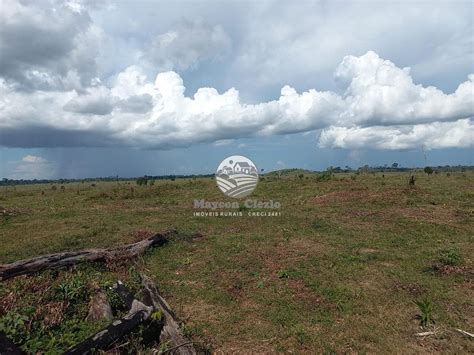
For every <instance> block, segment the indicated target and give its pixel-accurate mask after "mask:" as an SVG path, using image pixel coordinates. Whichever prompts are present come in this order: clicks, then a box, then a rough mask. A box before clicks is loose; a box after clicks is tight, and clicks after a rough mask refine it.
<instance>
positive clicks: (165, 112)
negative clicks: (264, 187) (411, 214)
mask: <svg viewBox="0 0 474 355" xmlns="http://www.w3.org/2000/svg"><path fill="white" fill-rule="evenodd" d="M473 17H474V9H473V4H472V2H471V1H439V2H436V1H434V2H433V1H404V0H399V1H309V0H308V1H202V0H201V1H92V0H82V1H81V0H70V1H55V0H35V1H26V0H0V178H10V179H41V178H47V179H54V178H84V177H98V176H116V175H119V176H121V177H135V176H141V175H168V174H200V173H203V174H207V173H213V172H215V170H216V168H217V166H218V165H219V163H220V162H221V161H222V160H223V159H224V158H225V157H227V156H230V155H244V156H246V157H248V158H250V159H251V160H252V161H253V162H254V163H255V164H256V165H257V167H258V168H259V169H264V170H265V171H271V170H276V169H284V168H304V169H311V170H323V169H326V168H327V167H329V166H334V167H335V166H341V167H345V166H351V167H359V166H363V165H365V164H369V165H384V164H388V165H391V164H392V163H394V162H397V163H398V164H399V165H400V166H404V167H415V166H425V165H434V166H437V165H458V164H464V165H473V156H474V154H473V146H472V145H473V137H474V124H473V116H474V22H473Z"/></svg>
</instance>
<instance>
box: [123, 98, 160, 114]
mask: <svg viewBox="0 0 474 355" xmlns="http://www.w3.org/2000/svg"><path fill="white" fill-rule="evenodd" d="M117 106H118V108H120V110H121V111H123V112H131V113H146V112H148V111H150V110H151V109H152V107H153V101H152V97H151V95H148V94H143V95H135V96H131V97H129V98H127V99H124V100H121V101H120V102H119V103H118V104H117Z"/></svg>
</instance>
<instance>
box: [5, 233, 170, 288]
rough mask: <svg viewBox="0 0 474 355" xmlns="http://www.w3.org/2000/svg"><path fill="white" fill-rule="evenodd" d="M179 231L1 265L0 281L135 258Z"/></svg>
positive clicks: (161, 243) (163, 242)
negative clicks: (110, 246)
mask: <svg viewBox="0 0 474 355" xmlns="http://www.w3.org/2000/svg"><path fill="white" fill-rule="evenodd" d="M176 233H177V232H176V231H174V230H172V231H167V232H164V233H157V234H155V235H154V236H152V237H150V238H147V239H144V240H141V241H139V242H137V243H133V244H128V245H124V246H121V247H116V248H109V249H86V250H81V251H76V252H64V253H56V254H49V255H43V256H39V257H36V258H32V259H24V260H19V261H16V262H14V263H11V264H3V265H0V281H3V280H7V279H10V278H12V277H16V276H19V275H25V274H32V273H35V272H38V271H42V270H46V269H55V268H60V267H65V266H71V265H75V264H79V263H83V262H107V261H110V260H114V259H126V258H134V257H137V256H139V255H141V254H143V253H144V252H145V249H147V248H150V247H152V246H161V245H163V244H165V243H166V242H167V241H168V239H169V238H170V237H171V236H172V235H175V234H176Z"/></svg>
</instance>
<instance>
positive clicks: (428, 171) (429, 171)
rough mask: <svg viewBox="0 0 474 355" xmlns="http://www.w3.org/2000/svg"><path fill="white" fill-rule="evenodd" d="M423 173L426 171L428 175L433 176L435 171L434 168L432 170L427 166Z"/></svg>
mask: <svg viewBox="0 0 474 355" xmlns="http://www.w3.org/2000/svg"><path fill="white" fill-rule="evenodd" d="M423 171H424V172H425V173H426V174H428V175H431V174H433V171H434V170H433V168H431V167H430V166H427V167H425V168H424V169H423Z"/></svg>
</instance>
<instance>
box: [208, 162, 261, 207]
mask: <svg viewBox="0 0 474 355" xmlns="http://www.w3.org/2000/svg"><path fill="white" fill-rule="evenodd" d="M216 182H217V186H218V187H219V189H220V190H221V191H222V192H223V193H224V194H226V195H227V196H230V197H236V198H240V197H245V196H248V195H250V194H251V193H252V191H253V190H255V187H256V186H257V182H258V170H257V167H256V166H255V164H254V163H253V162H252V161H251V160H250V159H249V158H247V157H244V156H242V155H233V156H231V157H227V158H225V159H224V160H223V161H222V162H221V163H220V165H219V167H218V168H217V171H216Z"/></svg>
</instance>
